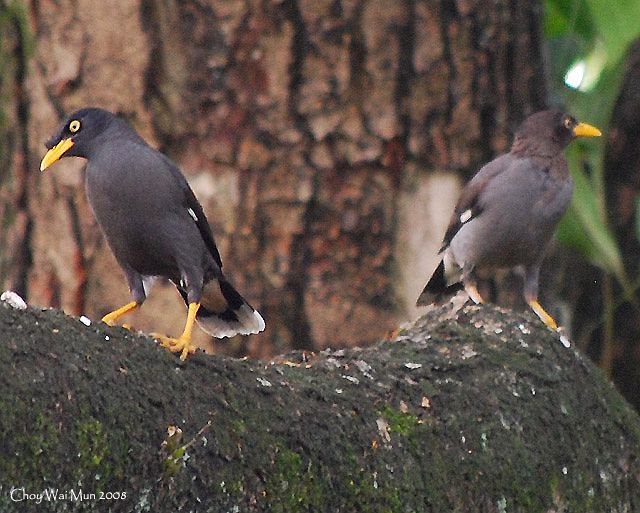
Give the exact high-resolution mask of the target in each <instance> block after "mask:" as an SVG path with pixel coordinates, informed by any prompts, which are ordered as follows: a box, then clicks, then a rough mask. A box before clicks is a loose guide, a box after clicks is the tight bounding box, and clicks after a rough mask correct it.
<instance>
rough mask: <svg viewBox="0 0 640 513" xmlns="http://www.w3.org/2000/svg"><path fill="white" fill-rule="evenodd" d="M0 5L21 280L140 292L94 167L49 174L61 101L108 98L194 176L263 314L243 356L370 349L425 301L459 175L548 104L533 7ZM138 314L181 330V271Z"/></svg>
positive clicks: (9, 252) (5, 251) (385, 2)
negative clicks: (93, 191) (88, 180)
mask: <svg viewBox="0 0 640 513" xmlns="http://www.w3.org/2000/svg"><path fill="white" fill-rule="evenodd" d="M0 6H1V7H0V9H2V13H4V14H5V16H0V20H3V21H2V22H1V23H3V27H2V29H3V37H2V55H3V56H4V57H3V60H2V63H3V64H2V77H3V78H2V80H3V82H2V84H3V90H8V89H11V91H17V92H18V93H19V94H18V95H8V96H5V95H3V96H2V98H3V100H2V101H3V103H2V107H1V108H2V112H3V113H5V117H6V119H7V120H8V124H9V126H10V127H11V129H10V131H9V132H7V131H6V127H5V131H4V132H1V134H0V135H2V134H4V135H2V137H3V138H2V144H3V147H2V152H1V153H0V156H1V157H0V158H2V159H3V163H5V162H8V163H9V165H8V167H3V169H7V170H8V171H5V172H6V173H7V174H6V175H5V178H4V179H3V180H2V183H1V190H0V192H1V194H0V211H1V212H3V213H9V212H10V213H11V215H8V214H7V215H6V216H5V217H3V219H4V224H3V227H2V232H1V233H2V236H3V242H4V241H7V242H8V243H6V244H2V248H1V249H0V251H2V259H1V260H0V263H2V265H1V266H0V272H2V279H3V280H4V283H5V286H6V288H14V289H17V290H18V291H19V292H21V293H23V294H26V296H27V297H28V298H29V299H30V301H31V302H34V303H36V304H40V305H52V306H59V307H62V308H64V309H65V311H67V312H69V313H74V314H78V315H79V314H81V313H88V314H90V315H92V316H95V317H99V316H101V315H103V314H105V313H106V312H108V311H110V310H112V309H113V308H115V307H117V306H120V305H121V304H123V303H125V302H126V301H128V291H127V290H126V286H125V283H124V279H123V278H122V274H121V272H120V271H119V270H118V269H117V267H116V264H115V261H114V259H113V258H112V256H111V255H110V253H109V251H108V248H107V247H106V245H105V242H104V240H103V239H102V237H101V235H100V233H99V231H98V229H97V226H96V224H95V221H94V219H93V216H92V214H91V212H90V209H89V208H88V205H87V202H86V199H85V197H84V192H83V190H82V189H83V187H82V173H81V166H82V164H81V163H79V162H75V161H73V159H64V160H63V161H62V162H60V163H58V164H56V166H55V167H54V168H53V169H51V170H50V171H48V172H47V173H46V174H43V175H40V174H39V173H38V171H37V169H38V162H39V159H40V158H41V157H42V155H43V152H44V146H43V142H44V141H45V140H46V139H47V138H48V137H49V136H50V135H51V133H52V132H53V130H54V128H55V127H56V125H57V123H58V121H59V119H60V117H61V116H62V115H63V113H68V112H70V111H71V110H73V109H75V108H78V107H81V106H86V105H97V106H102V107H106V108H108V109H111V110H115V111H118V112H120V113H122V114H123V115H125V116H126V117H128V118H129V119H130V120H131V121H132V123H133V124H134V125H135V127H136V128H137V129H138V130H139V131H140V132H141V133H142V135H143V136H144V137H145V138H146V139H147V140H149V141H150V142H151V143H152V144H154V145H156V146H158V147H159V148H160V149H161V150H162V151H164V152H166V153H167V154H168V155H169V156H170V157H171V158H173V159H174V160H176V162H177V163H178V164H179V165H180V166H181V168H182V169H183V170H184V171H185V173H186V174H187V175H188V178H189V179H190V181H191V183H192V185H193V187H194V189H195V192H196V194H197V195H198V197H199V198H200V199H201V201H202V202H203V204H204V207H205V210H206V212H207V214H208V216H209V219H210V222H211V224H212V225H213V228H214V232H215V236H216V240H217V242H218V244H219V246H220V249H221V253H222V255H223V261H224V263H225V271H226V273H227V274H228V275H229V276H230V278H231V279H232V281H233V282H234V283H235V284H237V287H238V289H239V290H240V291H241V292H242V293H244V294H245V295H246V296H247V297H248V298H249V299H250V300H251V302H252V303H253V304H254V305H255V306H256V307H258V308H259V309H260V310H261V311H262V313H263V314H264V317H265V318H266V320H267V331H266V333H265V334H263V335H261V336H260V337H250V338H241V339H239V340H235V341H233V342H232V343H230V344H229V345H228V346H227V350H228V351H229V352H231V353H236V354H251V355H254V356H258V355H267V354H274V353H276V352H280V351H281V350H283V349H285V348H299V349H302V348H316V349H320V348H324V347H327V346H328V345H329V344H334V345H335V344H342V345H353V344H365V343H370V342H373V341H375V340H377V339H379V338H380V337H381V336H382V335H383V334H384V333H385V332H386V331H388V330H391V329H393V328H394V326H396V325H397V323H398V322H400V321H402V320H406V319H408V318H411V317H413V316H415V310H414V308H413V304H414V302H415V299H416V297H417V295H418V293H419V291H420V289H421V287H422V286H423V285H424V282H426V279H427V278H428V273H429V272H431V271H432V269H433V268H434V267H435V265H436V253H437V249H438V245H439V243H440V239H441V237H442V234H443V232H444V229H445V226H446V223H447V219H448V216H449V212H450V211H451V209H452V205H453V203H454V201H455V197H456V195H457V191H458V184H459V181H460V179H459V177H460V176H463V177H464V178H468V177H469V176H470V175H471V174H472V173H473V172H475V171H476V170H477V169H478V168H479V166H480V165H481V164H483V163H484V162H486V161H487V160H488V159H490V158H491V157H492V156H493V155H494V154H495V153H496V152H498V151H503V150H505V149H506V148H507V146H508V144H509V139H510V136H511V133H512V130H513V128H514V126H515V125H516V124H517V123H519V122H520V121H521V120H522V119H523V117H524V116H525V114H526V113H528V112H530V111H533V110H536V109H539V108H541V107H543V105H544V103H545V90H546V88H545V83H544V72H543V63H542V56H541V38H540V26H541V12H542V9H541V6H540V4H539V3H538V2H529V1H525V0H509V1H501V2H495V3H494V4H492V7H491V9H488V8H487V7H486V3H484V2H461V1H460V2H456V1H452V0H442V1H435V0H429V1H421V0H405V1H401V2H397V1H391V0H375V1H374V0H349V1H346V0H338V1H334V0H332V1H317V0H314V1H309V0H284V1H268V2H257V1H246V0H242V1H241V0H229V1H225V2H217V1H216V2H213V1H196V0H185V1H159V0H138V1H132V0H115V1H113V2H103V1H102V0H80V1H73V2H72V1H71V0H61V1H59V2H53V3H52V2H42V1H34V2H31V3H28V4H27V3H22V2H19V1H7V0H5V1H4V2H2V3H0ZM9 6H11V7H9ZM27 6H28V7H27ZM7 20H8V21H7ZM7 28H8V30H7ZM7 63H10V64H7ZM5 81H6V82H5ZM7 88H8V89H7ZM4 98H9V100H5V99H4ZM7 152H10V153H7ZM130 322H132V323H133V324H135V325H136V326H137V327H140V328H143V329H145V330H147V331H165V332H168V333H174V334H176V333H177V332H179V330H180V328H181V327H182V324H183V322H184V310H183V308H182V306H181V305H180V299H179V297H178V295H177V294H176V293H175V291H174V290H173V289H172V287H169V286H166V287H162V288H160V289H159V290H156V291H154V294H153V295H152V298H151V299H150V300H149V301H148V303H147V304H146V305H145V307H144V308H143V309H142V311H141V312H140V313H139V314H136V317H135V318H134V319H132V320H131V321H130ZM336 333H339V334H340V335H339V336H338V338H336ZM200 342H201V343H202V344H205V345H206V343H208V339H207V338H204V336H203V337H202V338H201V339H200ZM218 349H219V348H218Z"/></svg>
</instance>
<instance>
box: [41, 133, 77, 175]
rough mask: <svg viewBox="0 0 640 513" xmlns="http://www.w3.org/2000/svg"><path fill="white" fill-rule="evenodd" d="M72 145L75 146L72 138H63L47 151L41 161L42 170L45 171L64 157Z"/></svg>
mask: <svg viewBox="0 0 640 513" xmlns="http://www.w3.org/2000/svg"><path fill="white" fill-rule="evenodd" d="M71 146H73V141H72V140H71V138H68V139H62V140H61V141H60V142H59V143H58V144H56V145H55V146H54V147H53V148H51V149H50V150H49V151H48V152H47V153H45V155H44V157H43V158H42V162H40V171H44V170H45V169H47V168H48V167H49V166H50V165H51V164H53V163H54V162H55V161H57V160H58V159H59V158H60V157H62V156H63V155H64V154H65V153H66V152H67V151H68V150H69V148H71Z"/></svg>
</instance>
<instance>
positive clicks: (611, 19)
mask: <svg viewBox="0 0 640 513" xmlns="http://www.w3.org/2000/svg"><path fill="white" fill-rule="evenodd" d="M586 4H587V6H588V7H589V11H590V12H591V19H592V22H593V24H594V26H595V28H596V30H597V33H598V34H599V36H600V38H601V39H602V42H603V43H604V46H605V51H606V53H607V56H608V59H609V61H610V62H612V63H616V62H618V61H620V60H622V58H623V57H624V55H625V53H626V51H627V48H628V47H629V44H630V43H631V42H632V41H633V40H634V39H636V38H637V37H638V36H639V35H640V23H639V22H638V20H640V2H638V0H606V1H605V0H587V1H586Z"/></svg>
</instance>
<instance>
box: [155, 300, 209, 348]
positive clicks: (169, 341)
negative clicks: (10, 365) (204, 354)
mask: <svg viewBox="0 0 640 513" xmlns="http://www.w3.org/2000/svg"><path fill="white" fill-rule="evenodd" d="M199 308H200V303H189V313H188V314H187V322H186V323H185V325H184V331H183V332H182V335H180V337H179V338H173V337H166V336H163V335H158V334H156V333H153V334H152V336H153V338H155V339H157V340H158V341H159V342H160V345H161V346H162V347H166V348H167V349H168V350H169V351H171V352H172V353H177V352H180V359H181V360H186V359H187V356H188V355H189V353H195V351H196V346H194V345H192V344H191V332H192V331H193V325H194V324H195V322H196V315H197V314H198V309H199Z"/></svg>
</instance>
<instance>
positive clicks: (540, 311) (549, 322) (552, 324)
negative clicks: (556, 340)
mask: <svg viewBox="0 0 640 513" xmlns="http://www.w3.org/2000/svg"><path fill="white" fill-rule="evenodd" d="M528 303H529V307H531V309H532V310H533V312H534V313H535V314H536V315H537V316H538V318H539V319H540V320H541V321H542V322H544V323H545V325H546V326H547V328H549V329H550V330H552V331H556V332H557V331H558V324H557V323H556V321H555V320H554V318H553V317H551V316H550V315H549V314H548V313H547V312H546V311H545V309H544V308H542V305H540V303H538V301H537V300H531V301H528Z"/></svg>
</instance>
